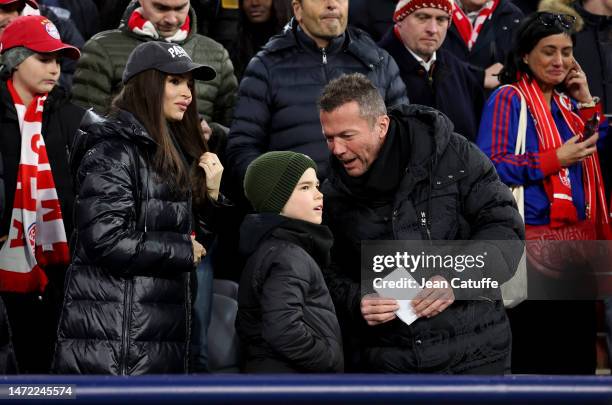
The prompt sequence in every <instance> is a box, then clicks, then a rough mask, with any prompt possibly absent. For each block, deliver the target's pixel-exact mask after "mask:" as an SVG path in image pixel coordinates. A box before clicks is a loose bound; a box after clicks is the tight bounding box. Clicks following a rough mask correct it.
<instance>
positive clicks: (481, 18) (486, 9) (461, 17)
mask: <svg viewBox="0 0 612 405" xmlns="http://www.w3.org/2000/svg"><path fill="white" fill-rule="evenodd" d="M498 4H499V0H490V1H487V2H486V4H485V5H484V6H483V7H482V8H481V9H480V11H479V12H478V16H477V17H476V20H475V21H474V26H472V22H471V21H470V19H469V18H468V16H467V15H466V14H465V13H464V12H463V10H461V8H460V7H459V6H458V5H457V3H454V2H453V24H454V25H455V26H456V27H457V31H459V35H460V36H461V39H463V42H465V44H466V45H467V47H468V49H469V50H470V51H471V50H472V48H473V47H474V44H475V43H476V40H477V39H478V35H479V34H480V31H481V30H482V26H483V25H484V23H485V22H486V21H487V20H488V19H490V18H491V16H492V15H493V12H494V11H495V9H496V8H497V5H498Z"/></svg>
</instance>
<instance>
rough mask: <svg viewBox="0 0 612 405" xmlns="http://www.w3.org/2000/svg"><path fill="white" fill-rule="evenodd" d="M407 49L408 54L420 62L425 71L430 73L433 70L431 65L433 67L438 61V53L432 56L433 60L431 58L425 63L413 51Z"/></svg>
mask: <svg viewBox="0 0 612 405" xmlns="http://www.w3.org/2000/svg"><path fill="white" fill-rule="evenodd" d="M406 49H408V52H410V54H411V55H412V56H414V59H416V60H417V62H419V65H421V66H423V68H424V69H425V71H426V72H427V73H429V69H431V65H433V63H434V62H435V61H436V52H434V53H433V55H431V58H429V62H425V60H424V59H423V58H421V57H420V56H419V55H417V54H416V53H414V52H412V49H410V48H408V47H406Z"/></svg>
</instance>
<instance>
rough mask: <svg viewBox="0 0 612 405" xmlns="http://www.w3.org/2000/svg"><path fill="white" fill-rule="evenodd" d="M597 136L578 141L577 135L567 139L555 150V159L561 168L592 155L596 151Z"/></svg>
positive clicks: (596, 134)
mask: <svg viewBox="0 0 612 405" xmlns="http://www.w3.org/2000/svg"><path fill="white" fill-rule="evenodd" d="M598 139H599V134H598V133H595V134H593V136H591V137H590V138H589V139H587V140H584V141H580V137H579V136H578V135H576V136H574V137H573V138H571V139H569V140H568V141H567V142H565V143H564V144H563V145H562V146H561V147H559V148H558V149H557V151H556V152H557V159H559V164H560V165H561V167H568V166H571V165H573V164H574V163H576V162H580V161H581V160H582V159H584V158H586V157H588V156H590V155H592V154H593V153H595V151H596V150H597V140H598Z"/></svg>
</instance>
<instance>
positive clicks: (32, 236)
mask: <svg viewBox="0 0 612 405" xmlns="http://www.w3.org/2000/svg"><path fill="white" fill-rule="evenodd" d="M27 238H28V244H29V245H30V248H31V249H32V252H34V247H35V246H36V222H33V223H32V224H31V225H30V226H29V228H28V235H27Z"/></svg>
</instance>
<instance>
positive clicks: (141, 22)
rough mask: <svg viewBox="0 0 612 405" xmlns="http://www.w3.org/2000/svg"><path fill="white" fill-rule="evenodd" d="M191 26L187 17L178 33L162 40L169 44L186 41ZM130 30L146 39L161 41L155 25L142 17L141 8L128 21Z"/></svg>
mask: <svg viewBox="0 0 612 405" xmlns="http://www.w3.org/2000/svg"><path fill="white" fill-rule="evenodd" d="M189 24H190V20H189V16H187V18H186V19H185V22H184V23H183V25H182V26H181V27H180V28H179V30H178V31H176V33H175V34H174V35H172V36H171V37H167V38H162V39H163V40H165V41H167V42H181V41H184V40H185V39H186V38H187V36H188V35H189V29H190V27H189ZM128 28H129V29H130V30H131V31H132V32H134V33H135V34H138V35H143V36H146V37H151V38H153V39H155V40H158V39H160V35H159V33H158V32H157V29H155V26H154V25H153V23H152V22H151V21H149V20H146V19H145V18H144V17H143V16H142V12H141V9H140V8H137V9H136V10H134V11H133V12H132V15H131V16H130V18H129V19H128Z"/></svg>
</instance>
